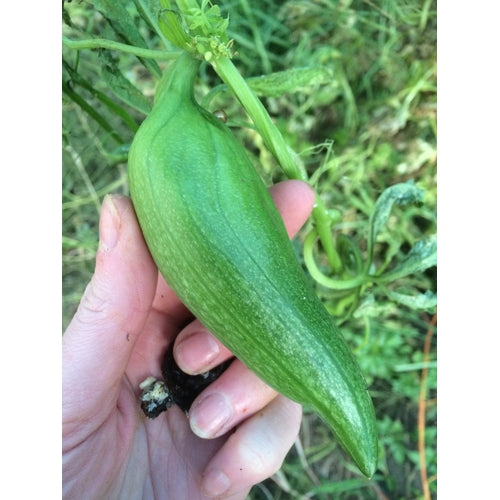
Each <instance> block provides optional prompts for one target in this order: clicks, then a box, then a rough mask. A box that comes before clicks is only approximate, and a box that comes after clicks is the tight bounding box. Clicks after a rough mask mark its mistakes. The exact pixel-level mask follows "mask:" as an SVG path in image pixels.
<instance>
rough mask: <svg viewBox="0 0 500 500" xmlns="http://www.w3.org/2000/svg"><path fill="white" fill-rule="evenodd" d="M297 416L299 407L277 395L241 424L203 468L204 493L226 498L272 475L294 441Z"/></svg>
mask: <svg viewBox="0 0 500 500" xmlns="http://www.w3.org/2000/svg"><path fill="white" fill-rule="evenodd" d="M301 416H302V409H301V406H300V405H298V404H297V403H294V402H293V401H290V400H289V399H287V398H285V397H284V396H278V397H276V398H275V399H273V401H272V402H271V403H270V404H269V405H268V406H267V407H266V408H264V409H263V410H261V411H260V412H259V413H257V414H256V415H254V416H253V417H252V418H251V419H249V420H247V421H245V422H244V423H243V424H242V425H241V426H240V427H239V428H238V429H237V430H236V432H235V433H234V434H232V435H231V436H230V437H229V439H228V440H227V441H226V443H225V444H224V446H223V447H222V448H221V449H220V450H219V452H218V453H217V454H216V455H215V456H214V458H213V459H212V460H211V461H210V463H209V464H208V465H207V467H206V468H205V471H204V473H203V479H202V489H203V491H204V492H205V494H206V495H207V496H209V497H211V498H228V497H230V496H231V495H234V494H235V493H238V492H242V491H248V489H249V488H250V487H251V486H252V485H254V484H257V483H259V482H261V481H263V480H265V479H267V478H268V477H270V476H271V475H272V474H274V473H275V472H276V471H277V470H278V469H279V468H280V467H281V464H282V463H283V460H284V459H285V456H286V454H287V453H288V451H289V449H290V448H291V446H292V445H293V443H294V441H295V439H296V438H297V435H298V432H299V428H300V420H301Z"/></svg>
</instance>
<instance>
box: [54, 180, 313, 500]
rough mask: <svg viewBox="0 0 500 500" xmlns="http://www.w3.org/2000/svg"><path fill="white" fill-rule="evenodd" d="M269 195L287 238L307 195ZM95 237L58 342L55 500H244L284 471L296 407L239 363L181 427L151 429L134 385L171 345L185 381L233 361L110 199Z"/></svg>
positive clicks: (178, 417) (166, 423)
mask: <svg viewBox="0 0 500 500" xmlns="http://www.w3.org/2000/svg"><path fill="white" fill-rule="evenodd" d="M270 192H271V195H272V197H273V199H274V202H275V204H276V206H277V207H278V210H279V211H280V213H281V215H282V217H283V220H284V222H285V226H286V228H287V231H288V233H289V235H290V237H292V236H293V235H294V234H295V233H296V232H297V231H298V230H299V229H300V227H301V226H302V225H303V224H304V222H305V221H306V219H307V217H308V216H309V214H310V212H311V210H312V207H313V204H314V192H313V190H312V189H311V188H310V187H309V186H308V185H307V184H305V183H303V182H300V181H285V182H282V183H280V184H277V185H275V186H273V187H272V188H271V189H270ZM99 237H100V242H99V249H98V252H97V257H96V267H95V272H94V276H93V277H92V280H91V282H90V283H89V285H88V286H87V288H86V290H85V293H84V295H83V298H82V300H81V303H80V306H79V308H78V311H77V313H76V314H75V317H74V318H73V320H72V321H71V323H70V325H69V326H68V328H67V330H66V332H65V334H64V335H63V340H62V362H63V363H62V364H63V427H62V429H63V436H62V439H63V441H62V443H63V497H64V498H68V499H69V498H71V499H79V498H85V499H86V500H87V499H94V498H95V499H102V498H109V499H115V498H123V499H130V498H134V499H136V498H137V499H139V498H143V499H162V500H163V499H167V500H168V499H175V500H179V499H180V500H184V499H186V500H187V499H189V500H197V499H206V498H230V499H234V500H237V499H244V498H246V496H247V494H248V492H249V491H250V489H251V487H252V486H253V485H255V484H256V483H258V482H260V481H263V480H264V479H266V478H268V477H269V476H271V475H272V474H274V473H275V472H276V471H277V470H278V469H279V467H280V466H281V464H282V462H283V460H284V458H285V455H286V454H287V452H288V451H289V449H290V448H291V446H292V445H293V443H294V441H295V439H296V438H297V434H298V431H299V427H300V421H301V415H302V409H301V407H300V405H298V404H297V403H294V402H292V401H290V400H289V399H287V398H285V397H283V396H281V395H279V394H277V393H276V392H275V391H274V390H273V389H271V388H270V387H269V386H267V385H266V384H265V383H263V382H262V381H261V380H259V379H258V378H257V376H256V375H254V374H253V373H252V372H251V371H250V370H249V369H247V368H246V367H245V366H244V365H243V364H242V363H241V362H240V361H239V360H237V359H235V360H234V361H233V362H232V364H231V366H230V367H229V368H228V370H227V371H226V372H224V374H223V375H222V376H221V377H220V378H219V379H217V380H216V381H215V382H213V383H212V384H211V385H210V386H209V387H208V388H206V389H205V390H204V391H203V392H202V393H201V394H200V395H199V396H198V397H197V399H196V400H195V401H194V403H193V405H192V407H191V409H190V412H189V419H188V418H186V415H185V414H184V413H183V412H182V411H181V410H180V409H179V408H178V407H177V406H174V407H172V408H170V409H169V410H168V411H167V412H166V413H162V414H161V415H160V416H159V417H158V418H156V419H147V418H146V417H145V416H144V415H143V414H142V412H141V410H140V403H139V395H140V389H139V384H140V383H141V382H142V381H143V380H144V379H145V378H147V377H148V376H150V375H153V376H156V377H161V372H160V365H161V360H162V357H163V354H164V353H165V351H166V348H167V346H168V345H169V343H170V342H175V344H174V355H175V358H176V361H177V363H178V364H179V366H180V367H181V368H182V369H183V370H184V371H186V372H187V373H192V374H197V373H202V372H204V371H206V370H208V369H210V368H212V367H214V366H216V365H217V364H219V363H221V362H222V361H224V360H226V359H229V358H231V357H232V354H231V353H230V352H229V351H228V350H227V349H226V348H225V347H224V346H223V345H222V344H221V343H220V342H219V341H218V340H217V339H216V338H215V337H214V336H213V335H212V334H211V333H210V332H208V331H207V330H206V329H205V328H204V327H203V326H202V325H201V323H200V322H199V321H198V320H196V319H195V318H193V317H192V316H191V314H190V313H189V311H188V310H187V309H186V308H185V306H184V305H183V304H182V303H181V302H180V300H179V299H178V298H177V297H176V295H175V294H174V292H173V291H172V290H171V289H170V288H169V287H168V285H167V284H166V283H165V281H164V280H163V279H162V278H161V276H159V275H158V270H157V268H156V266H155V265H154V263H153V260H152V258H151V256H150V254H149V252H148V250H147V247H146V244H145V242H144V240H143V237H142V234H141V231H140V229H139V226H138V223H137V220H136V217H135V213H134V210H133V207H132V204H131V202H130V200H129V199H128V198H126V197H124V196H118V195H113V196H108V197H106V199H105V200H104V202H103V207H102V211H101V219H100V226H99ZM228 431H231V432H228Z"/></svg>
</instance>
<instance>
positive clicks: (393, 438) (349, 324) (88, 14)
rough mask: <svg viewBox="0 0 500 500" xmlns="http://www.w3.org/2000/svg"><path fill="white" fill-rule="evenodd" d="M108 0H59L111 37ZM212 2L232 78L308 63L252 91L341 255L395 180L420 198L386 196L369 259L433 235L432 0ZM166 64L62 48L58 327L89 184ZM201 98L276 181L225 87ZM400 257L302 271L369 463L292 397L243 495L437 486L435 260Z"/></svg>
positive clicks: (67, 309)
mask: <svg viewBox="0 0 500 500" xmlns="http://www.w3.org/2000/svg"><path fill="white" fill-rule="evenodd" d="M109 3H110V2H105V1H85V0H82V1H73V2H67V1H66V2H64V3H63V21H64V28H63V32H64V34H65V35H67V36H68V37H69V38H71V39H74V40H77V39H81V38H85V39H88V38H91V37H99V38H107V39H111V40H117V41H122V40H119V38H117V35H116V24H115V25H114V26H113V23H112V22H109V21H110V19H109V16H106V17H108V19H106V17H105V16H104V15H103V12H104V13H105V12H106V6H107V5H108V4H109ZM111 3H113V2H111ZM122 3H123V4H124V5H126V7H127V12H128V14H129V16H130V18H131V19H132V20H133V21H134V24H135V25H136V26H137V27H138V28H139V33H140V34H141V35H142V37H143V39H144V40H145V42H146V43H147V46H148V47H149V48H153V49H162V48H164V46H163V45H162V40H160V39H159V38H158V35H157V34H156V33H155V32H154V31H153V30H152V29H151V27H150V26H149V25H148V23H147V22H146V21H145V20H144V18H143V16H141V14H140V9H139V10H138V8H137V7H138V6H139V7H140V5H141V4H142V3H143V2H141V1H134V2H132V1H130V2H122ZM153 3H154V2H153ZM221 7H222V9H223V11H224V12H227V13H229V16H230V24H229V35H230V37H231V38H233V39H234V41H235V47H236V49H237V52H238V55H237V57H236V58H235V60H234V62H235V64H236V65H237V67H238V69H239V70H240V71H241V73H242V74H243V75H244V76H245V77H246V78H250V77H257V76H260V75H268V74H270V73H272V72H279V71H283V70H288V69H290V68H303V67H307V68H313V69H314V70H312V72H311V73H303V74H302V76H301V78H298V79H297V80H290V79H289V81H288V84H289V88H282V89H280V88H279V81H278V80H275V81H274V83H273V84H272V85H271V86H269V85H267V86H266V85H265V83H266V82H264V88H263V89H262V91H261V95H262V99H263V102H264V104H265V105H266V107H267V109H268V110H269V112H270V114H271V116H272V117H273V120H274V121H275V122H276V123H277V125H278V126H279V128H280V130H281V132H282V134H283V135H284V136H285V137H286V139H287V142H288V143H289V144H290V146H291V147H292V148H293V149H294V150H295V151H296V152H298V153H300V155H301V158H302V160H303V162H304V164H305V166H306V168H307V171H308V173H309V175H310V176H311V179H312V182H313V183H314V185H315V187H316V189H317V191H318V193H320V195H321V197H322V199H323V200H324V202H325V204H326V206H327V207H328V209H329V210H330V216H331V222H332V237H333V238H334V239H336V241H337V242H340V241H347V242H348V243H347V244H346V245H347V248H348V252H347V257H346V262H348V260H349V259H351V261H354V264H353V266H355V262H356V259H358V258H360V259H363V258H365V257H366V253H367V250H368V248H367V247H368V246H369V245H370V243H369V241H370V237H369V234H370V228H371V227H372V226H371V221H372V222H373V219H371V218H373V214H374V213H375V212H374V210H375V209H376V207H377V205H376V202H377V200H378V199H379V197H380V195H381V194H382V193H383V192H384V191H385V190H386V189H387V188H388V187H390V186H393V185H395V184H399V183H403V182H407V181H412V182H413V183H414V185H415V186H416V187H418V188H419V189H421V190H422V191H421V193H422V197H421V199H420V201H419V203H418V204H409V205H398V204H394V205H393V206H392V205H391V207H390V208H391V210H390V213H389V212H388V213H387V214H386V217H385V218H384V221H383V222H384V224H383V225H382V226H381V227H380V230H379V232H378V234H377V237H376V239H375V240H374V242H373V259H372V264H371V266H372V268H373V269H376V270H378V272H382V271H384V270H388V271H391V269H392V270H393V269H395V268H397V262H403V261H404V260H405V258H407V257H408V255H409V254H410V252H411V251H412V249H415V245H418V242H422V241H432V235H434V234H435V233H436V190H437V187H436V2H435V1H429V0H425V1H417V0H405V1H398V0H382V1H379V2H372V1H370V0H352V1H350V0H304V1H300V0H295V1H292V0H289V1H283V2H274V1H271V0H254V1H252V2H249V1H247V0H232V1H228V2H223V3H221ZM167 65H168V62H166V61H156V62H155V61H151V60H150V61H149V62H147V63H146V64H143V63H142V62H141V61H139V60H138V59H137V58H136V57H135V56H131V55H126V54H122V53H118V52H116V51H110V50H80V51H76V50H72V49H69V48H66V47H65V48H64V50H63V95H64V101H63V153H62V154H63V191H62V192H63V200H62V204H63V205H62V209H63V210H62V218H63V249H62V253H63V255H62V258H63V284H62V286H63V328H65V327H66V325H67V323H68V321H69V319H70V318H71V316H72V315H73V313H74V311H75V309H76V306H77V304H78V302H79V299H80V297H81V294H82V292H83V289H84V287H85V285H86V284H87V282H88V280H89V279H90V276H91V274H92V271H93V266H94V258H95V252H96V248H97V236H98V230H97V226H98V216H99V211H100V204H101V201H102V198H103V196H104V195H105V194H106V193H109V192H119V193H124V194H127V193H128V185H127V163H126V152H127V147H128V145H129V144H130V142H131V140H132V137H133V134H134V132H135V130H136V129H137V127H138V125H139V124H140V122H141V121H142V119H143V118H144V116H145V113H147V111H148V109H149V107H150V105H151V100H152V96H153V95H154V89H155V85H156V79H155V74H157V73H158V72H159V71H161V70H163V69H164V68H165V67H166V66H167ZM304 75H307V78H306V79H304V78H303V76H304ZM219 84H220V80H219V79H218V78H217V76H216V75H215V74H214V73H213V72H212V71H211V70H210V68H209V67H208V66H205V67H204V71H203V72H202V75H201V78H200V82H199V86H198V88H197V92H198V93H199V96H200V97H202V96H206V95H207V93H208V92H209V91H210V90H212V89H214V88H216V87H217V86H218V85H219ZM272 88H274V89H275V92H272ZM211 97H212V99H211V102H210V106H211V109H217V108H220V107H222V108H224V109H225V111H226V113H227V114H228V115H229V117H230V124H231V125H233V130H234V131H235V134H237V135H238V137H239V138H240V139H241V141H242V142H243V143H244V144H245V145H246V146H247V149H248V151H249V154H250V155H251V157H252V159H253V160H254V162H255V165H256V168H258V169H259V171H260V173H261V175H262V177H263V178H264V179H265V181H266V183H268V184H270V183H273V182H276V181H279V180H281V179H283V178H284V174H283V173H282V171H281V169H280V168H279V167H278V166H277V165H276V162H275V160H274V159H273V158H272V157H271V155H270V154H269V153H268V152H267V150H266V149H265V148H264V147H263V145H262V141H261V139H260V137H259V136H258V134H256V133H255V131H254V130H253V129H252V128H250V127H248V126H246V121H247V119H246V116H245V113H244V112H243V110H242V109H241V107H240V106H239V104H238V103H237V102H236V100H235V99H234V97H233V96H231V95H229V93H226V92H217V93H216V94H213V93H212V94H211ZM310 230H311V223H308V225H307V226H306V227H305V228H304V230H303V231H302V232H301V233H300V234H299V236H298V237H297V238H296V240H295V244H296V248H297V254H298V256H299V258H301V259H304V258H305V257H304V240H305V238H306V235H307V234H309V231H310ZM341 235H342V236H341ZM344 237H345V239H342V238H344ZM309 249H310V251H311V252H312V255H313V257H311V256H309V257H307V256H306V260H307V258H309V259H311V258H313V259H314V262H315V265H316V266H317V268H318V270H319V271H320V272H321V274H322V275H323V276H329V275H331V270H330V269H329V263H328V259H327V258H326V256H325V254H324V251H323V249H322V247H321V245H319V244H314V245H312V246H311V245H309ZM420 257H422V258H423V255H420ZM394 262H396V264H394ZM347 267H349V266H347ZM307 269H309V267H308V268H307ZM414 270H415V272H413V273H406V274H404V275H400V276H396V278H397V279H394V280H391V282H390V283H389V282H387V283H385V284H383V285H380V284H377V283H366V284H365V285H363V286H361V287H357V288H355V289H353V290H349V291H348V292H345V291H344V292H339V291H338V290H335V289H332V288H331V287H329V286H328V282H325V283H323V282H321V280H320V281H313V282H314V283H315V285H316V288H317V292H318V294H319V295H320V297H321V298H322V300H323V301H324V303H325V305H326V306H327V307H328V308H329V309H330V310H331V312H332V313H333V314H334V315H335V316H336V317H337V319H338V321H339V323H341V325H342V331H343V333H344V334H345V336H346V338H347V340H348V342H349V343H350V345H351V346H352V347H353V349H354V350H355V352H356V355H357V357H358V360H359V362H360V364H361V367H362V370H363V372H364V374H365V376H366V378H367V381H368V383H369V385H370V392H371V394H372V396H373V399H374V403H375V407H376V413H377V418H378V424H379V433H380V439H381V450H380V462H379V469H378V471H377V473H376V475H375V477H374V478H373V479H372V481H366V480H365V479H363V478H362V477H361V476H360V475H359V473H358V472H357V471H356V470H355V468H354V467H353V466H352V464H351V463H350V461H349V460H348V459H347V458H346V456H345V455H344V453H343V452H342V451H341V450H340V448H339V446H338V445H337V443H336V442H335V441H334V440H333V439H332V436H331V434H330V431H329V430H328V429H327V428H326V426H324V425H323V423H322V422H321V421H319V419H318V418H317V417H316V416H315V415H314V414H312V413H309V412H307V409H306V412H305V417H304V420H303V424H302V429H301V433H300V437H299V440H298V441H297V443H296V446H295V447H294V448H293V449H292V450H291V452H290V453H289V455H288V457H287V460H286V462H285V463H284V465H283V467H282V469H281V471H280V472H279V473H278V474H277V475H276V476H275V477H273V478H272V479H269V480H268V481H266V482H264V483H262V484H260V485H258V486H256V487H255V488H253V490H252V492H251V495H250V498H252V499H268V498H273V499H287V498H301V499H305V498H314V499H322V500H323V499H332V498H335V499H349V500H351V499H353V500H354V499H383V498H387V499H416V498H426V499H427V498H435V497H436V491H437V476H436V474H437V463H436V335H435V330H436V315H435V292H436V268H435V265H425V266H421V268H418V266H416V267H415V268H414ZM348 271H349V269H347V270H346V274H347V275H348V274H349V272H348ZM311 279H312V280H313V277H311Z"/></svg>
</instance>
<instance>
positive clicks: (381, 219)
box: [370, 181, 424, 242]
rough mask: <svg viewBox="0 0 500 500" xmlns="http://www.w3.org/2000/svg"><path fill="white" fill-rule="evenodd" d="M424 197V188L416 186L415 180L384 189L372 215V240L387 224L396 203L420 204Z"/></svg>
mask: <svg viewBox="0 0 500 500" xmlns="http://www.w3.org/2000/svg"><path fill="white" fill-rule="evenodd" d="M423 197H424V192H423V190H422V189H419V188H418V187H417V186H415V184H414V183H413V181H409V182H404V183H401V184H395V185H394V186H390V187H388V188H387V189H386V190H384V192H383V193H382V194H381V195H380V196H379V198H378V200H377V202H376V203H375V208H374V209H373V212H372V214H371V217H370V230H371V234H370V237H371V240H372V242H373V241H374V240H375V238H376V237H377V235H378V233H379V232H380V230H381V228H382V226H384V225H385V224H386V222H387V219H388V218H389V214H390V213H391V209H392V205H393V204H394V203H396V204H398V205H408V204H410V203H416V204H418V203H421V202H422V200H423Z"/></svg>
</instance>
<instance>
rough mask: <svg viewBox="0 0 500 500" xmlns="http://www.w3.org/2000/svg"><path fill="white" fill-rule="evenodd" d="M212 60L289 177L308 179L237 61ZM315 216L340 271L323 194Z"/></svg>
mask: <svg viewBox="0 0 500 500" xmlns="http://www.w3.org/2000/svg"><path fill="white" fill-rule="evenodd" d="M210 63H211V64H212V66H213V68H214V70H215V72H216V73H217V74H218V75H219V76H220V78H221V79H222V81H223V82H224V83H225V84H226V85H227V86H228V87H229V88H230V89H231V90H232V92H233V93H234V95H235V96H236V97H237V98H238V100H239V101H240V103H241V105H242V106H243V108H244V109H245V111H246V112H247V113H248V116H250V118H251V119H252V121H253V123H254V125H255V126H256V128H257V130H258V131H259V133H260V135H261V136H262V138H263V139H264V143H265V145H266V147H267V148H268V149H269V150H270V151H271V153H272V154H273V155H274V157H275V158H276V159H277V160H278V162H279V164H280V165H281V168H282V169H283V171H284V172H285V175H286V176H287V177H288V178H289V179H299V180H301V181H304V182H308V176H307V173H306V171H305V169H304V168H303V167H302V166H301V165H300V163H299V162H298V161H295V159H294V157H296V154H295V153H294V152H293V151H292V150H291V149H290V148H289V147H288V145H287V144H286V142H285V140H284V139H283V136H282V135H281V133H280V131H279V129H278V128H277V127H276V125H274V123H273V122H272V120H271V118H270V116H269V114H268V112H267V110H266V108H265V107H264V106H263V104H262V103H261V101H260V100H259V98H258V97H257V96H256V95H255V93H254V92H253V91H252V89H251V88H250V86H249V85H248V83H247V82H246V80H245V79H244V78H243V77H242V76H241V74H240V72H239V71H238V70H237V69H236V67H235V66H234V64H233V62H232V61H231V60H230V59H229V58H227V57H218V58H214V59H213V60H211V61H210ZM312 215H313V219H314V223H315V225H316V228H317V231H318V235H319V238H320V240H321V244H322V246H323V249H324V250H325V253H326V255H327V257H328V261H329V263H330V266H331V268H332V271H333V272H334V273H337V272H339V271H340V270H341V269H342V262H341V260H340V257H339V255H338V253H337V250H336V249H335V245H334V244H333V238H332V234H331V228H330V220H329V218H328V215H327V211H326V207H325V205H324V203H323V200H322V199H321V198H320V197H319V196H316V203H315V206H314V209H313V213H312Z"/></svg>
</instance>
